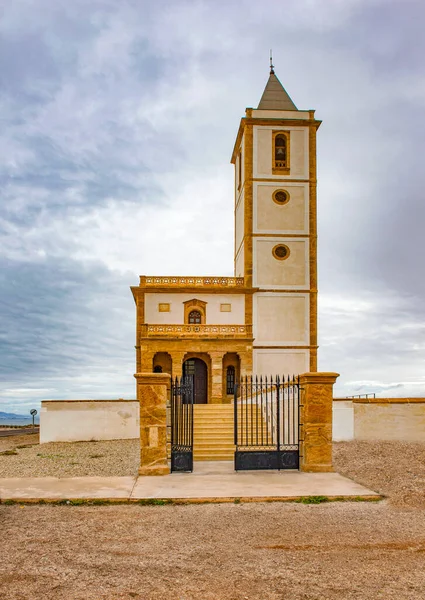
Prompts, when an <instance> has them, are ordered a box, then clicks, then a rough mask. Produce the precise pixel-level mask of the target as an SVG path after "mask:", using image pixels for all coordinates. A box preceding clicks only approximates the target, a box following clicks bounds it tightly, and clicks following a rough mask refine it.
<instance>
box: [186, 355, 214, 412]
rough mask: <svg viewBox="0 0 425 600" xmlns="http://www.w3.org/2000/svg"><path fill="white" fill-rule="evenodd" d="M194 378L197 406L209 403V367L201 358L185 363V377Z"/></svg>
mask: <svg viewBox="0 0 425 600" xmlns="http://www.w3.org/2000/svg"><path fill="white" fill-rule="evenodd" d="M189 375H193V376H194V396H193V402H194V403H195V404H207V402H208V367H207V365H206V364H205V363H204V361H203V360H201V359H200V358H188V359H187V360H185V361H184V363H183V377H187V376H189Z"/></svg>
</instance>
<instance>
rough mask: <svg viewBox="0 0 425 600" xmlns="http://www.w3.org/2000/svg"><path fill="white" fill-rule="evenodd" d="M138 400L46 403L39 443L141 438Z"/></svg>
mask: <svg viewBox="0 0 425 600" xmlns="http://www.w3.org/2000/svg"><path fill="white" fill-rule="evenodd" d="M139 432H140V423H139V402H138V401H137V400H131V401H128V400H112V401H111V400H44V401H43V402H42V403H41V411H40V443H41V444H45V443H47V442H84V441H89V440H127V439H133V438H138V437H139V435H140V433H139Z"/></svg>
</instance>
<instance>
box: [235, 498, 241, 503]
mask: <svg viewBox="0 0 425 600" xmlns="http://www.w3.org/2000/svg"><path fill="white" fill-rule="evenodd" d="M233 503H234V504H240V503H241V499H240V498H235V499H234V500H233Z"/></svg>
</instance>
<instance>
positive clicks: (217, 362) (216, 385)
mask: <svg viewBox="0 0 425 600" xmlns="http://www.w3.org/2000/svg"><path fill="white" fill-rule="evenodd" d="M209 355H210V357H211V402H212V403H213V404H221V403H222V402H223V356H224V352H210V353H209Z"/></svg>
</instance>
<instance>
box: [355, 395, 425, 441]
mask: <svg viewBox="0 0 425 600" xmlns="http://www.w3.org/2000/svg"><path fill="white" fill-rule="evenodd" d="M354 435H355V438H356V440H384V441H398V442H425V399H424V398H387V399H386V398H379V400H378V399H374V401H373V402H370V403H367V402H356V403H355V404H354Z"/></svg>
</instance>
